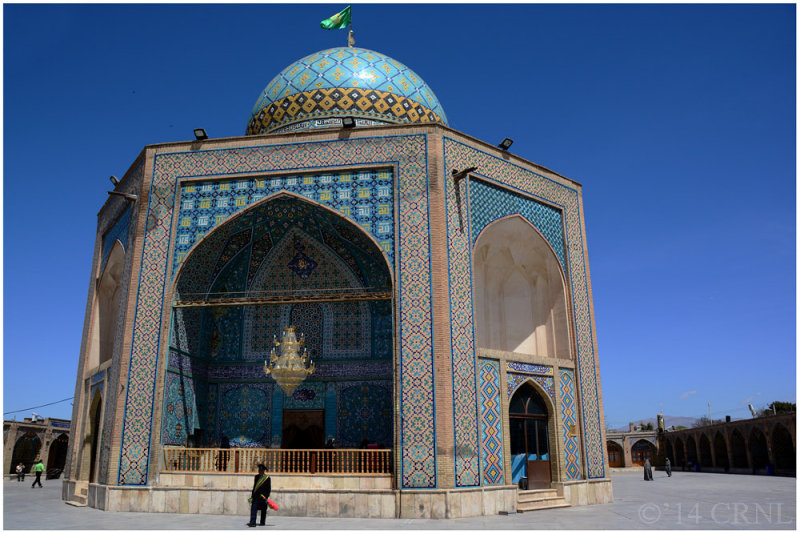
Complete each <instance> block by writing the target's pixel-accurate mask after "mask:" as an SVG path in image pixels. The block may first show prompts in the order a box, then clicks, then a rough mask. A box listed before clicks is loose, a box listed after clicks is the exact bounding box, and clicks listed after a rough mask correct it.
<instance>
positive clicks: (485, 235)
mask: <svg viewBox="0 0 800 534" xmlns="http://www.w3.org/2000/svg"><path fill="white" fill-rule="evenodd" d="M473 258H474V270H473V272H474V288H475V308H474V309H475V326H476V330H475V339H476V343H477V346H478V347H480V348H486V349H494V350H502V351H507V352H516V353H521V354H530V355H536V356H545V357H550V358H571V357H572V345H571V342H570V334H569V320H568V314H567V291H566V286H565V282H564V280H565V278H564V275H563V272H562V269H561V265H560V263H559V261H558V258H557V257H556V255H555V253H554V252H553V249H552V248H551V247H550V245H549V244H548V243H547V241H546V240H545V239H544V237H542V235H541V234H540V233H539V232H537V231H536V230H535V229H534V227H533V226H532V225H531V224H530V223H529V222H528V221H526V220H525V219H524V218H522V217H520V216H518V215H517V216H512V217H508V218H505V219H500V220H498V221H495V222H493V223H491V224H490V225H489V226H487V227H486V228H485V229H484V230H483V232H481V234H480V236H478V239H477V241H476V243H475V249H474V255H473Z"/></svg>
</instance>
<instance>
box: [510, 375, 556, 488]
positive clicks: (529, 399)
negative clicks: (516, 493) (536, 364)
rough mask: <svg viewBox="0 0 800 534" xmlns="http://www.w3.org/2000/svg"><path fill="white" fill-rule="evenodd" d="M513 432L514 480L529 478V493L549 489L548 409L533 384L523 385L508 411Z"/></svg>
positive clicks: (512, 399) (513, 398)
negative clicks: (534, 490) (537, 489)
mask: <svg viewBox="0 0 800 534" xmlns="http://www.w3.org/2000/svg"><path fill="white" fill-rule="evenodd" d="M508 419H509V426H510V430H511V458H512V480H514V481H515V482H518V481H519V479H520V478H522V476H523V475H522V472H523V470H524V477H525V478H527V486H528V489H536V488H549V487H550V482H551V480H552V478H551V474H550V446H549V440H548V435H547V407H546V405H545V403H544V401H543V400H542V398H541V397H540V396H539V394H538V393H537V392H536V389H535V388H534V387H533V386H531V385H530V384H523V385H522V386H520V388H519V389H518V390H517V392H516V393H515V394H514V396H513V397H512V398H511V402H510V404H509V407H508Z"/></svg>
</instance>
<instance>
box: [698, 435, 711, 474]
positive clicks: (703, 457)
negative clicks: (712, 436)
mask: <svg viewBox="0 0 800 534" xmlns="http://www.w3.org/2000/svg"><path fill="white" fill-rule="evenodd" d="M712 465H713V461H712V458H711V443H710V442H709V441H708V436H706V435H705V434H701V435H700V467H711V466H712Z"/></svg>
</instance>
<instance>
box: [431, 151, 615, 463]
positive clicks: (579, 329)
mask: <svg viewBox="0 0 800 534" xmlns="http://www.w3.org/2000/svg"><path fill="white" fill-rule="evenodd" d="M444 160H445V168H446V169H464V168H466V167H477V168H478V170H477V171H475V174H474V175H475V176H477V177H478V178H473V179H471V180H470V183H469V188H470V205H471V209H472V210H473V211H475V210H476V209H480V208H479V206H489V205H491V201H490V199H487V198H483V197H482V196H480V194H479V195H476V194H475V193H479V192H484V191H488V190H489V189H488V188H485V187H482V186H481V185H478V187H477V188H475V187H474V186H475V185H476V184H481V183H488V184H493V185H494V186H495V187H497V184H505V185H506V186H507V187H509V188H511V190H512V191H513V190H516V191H520V192H525V193H527V194H528V195H531V196H533V197H536V198H541V199H542V200H543V201H545V202H547V203H548V204H551V205H553V206H554V207H555V208H556V209H560V210H561V211H562V214H563V218H564V219H563V227H564V228H565V230H566V235H565V236H564V238H565V243H564V244H565V245H566V246H562V247H558V246H553V248H554V249H555V250H556V251H557V252H558V251H559V250H567V252H566V253H565V254H566V255H565V256H564V261H563V262H562V264H564V265H565V266H566V268H565V272H566V273H567V278H568V279H569V284H570V291H571V297H572V302H571V305H572V310H573V316H574V321H575V323H574V331H575V335H576V338H577V342H578V343H577V345H578V355H577V366H578V369H577V379H578V380H577V387H578V388H579V389H580V396H579V398H580V399H581V403H582V404H581V406H580V407H579V409H580V410H581V411H582V414H583V417H582V418H581V419H582V421H583V432H582V436H583V440H584V441H583V447H584V454H583V457H584V458H585V459H586V467H587V475H588V477H589V478H602V477H604V476H605V459H604V458H605V443H604V442H603V438H602V433H601V418H602V414H601V413H600V393H599V388H598V378H597V372H598V371H597V357H596V352H595V348H594V340H593V332H592V328H593V326H592V324H593V318H592V312H591V309H590V308H591V303H590V295H589V287H588V275H587V265H586V263H585V253H584V249H583V240H584V236H583V227H582V225H581V212H580V198H579V194H578V191H577V190H576V189H573V188H571V187H567V186H565V185H562V184H561V183H559V182H556V181H555V180H550V179H548V178H546V177H544V176H542V175H540V174H537V173H535V172H532V171H530V170H528V169H525V168H523V167H520V166H518V165H515V164H513V163H511V162H508V161H506V160H504V159H502V158H498V157H495V156H493V155H490V154H488V153H486V152H482V151H480V150H476V149H474V148H472V147H469V146H468V145H466V144H464V143H461V142H459V141H456V140H454V139H450V138H447V137H445V139H444ZM505 215H507V214H506V213H498V214H497V215H496V216H497V217H500V216H505ZM470 217H472V214H470ZM491 217H492V216H486V218H487V219H490V218H491ZM472 218H473V219H474V218H475V217H472ZM477 218H478V219H480V216H478V217H477ZM534 219H535V218H534ZM488 222H491V221H488ZM531 222H533V223H534V224H538V223H537V222H536V221H535V220H533V219H532V220H531ZM470 224H471V231H473V234H474V226H475V223H474V222H472V223H470ZM465 226H466V225H465ZM539 230H540V231H541V232H542V233H543V234H544V235H545V237H546V239H548V242H550V243H551V244H552V243H553V241H551V239H552V237H551V236H550V235H548V233H549V230H548V229H547V228H539ZM476 238H477V236H476V235H472V236H471V239H472V240H473V243H474V240H475V239H476ZM451 254H452V251H451ZM452 291H453V290H452V288H451V292H452Z"/></svg>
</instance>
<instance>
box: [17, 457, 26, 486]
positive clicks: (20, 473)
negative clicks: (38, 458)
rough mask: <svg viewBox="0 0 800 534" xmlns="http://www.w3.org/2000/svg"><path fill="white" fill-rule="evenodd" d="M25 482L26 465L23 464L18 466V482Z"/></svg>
mask: <svg viewBox="0 0 800 534" xmlns="http://www.w3.org/2000/svg"><path fill="white" fill-rule="evenodd" d="M23 480H25V464H23V463H22V462H20V463H18V464H17V482H22V481H23Z"/></svg>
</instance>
